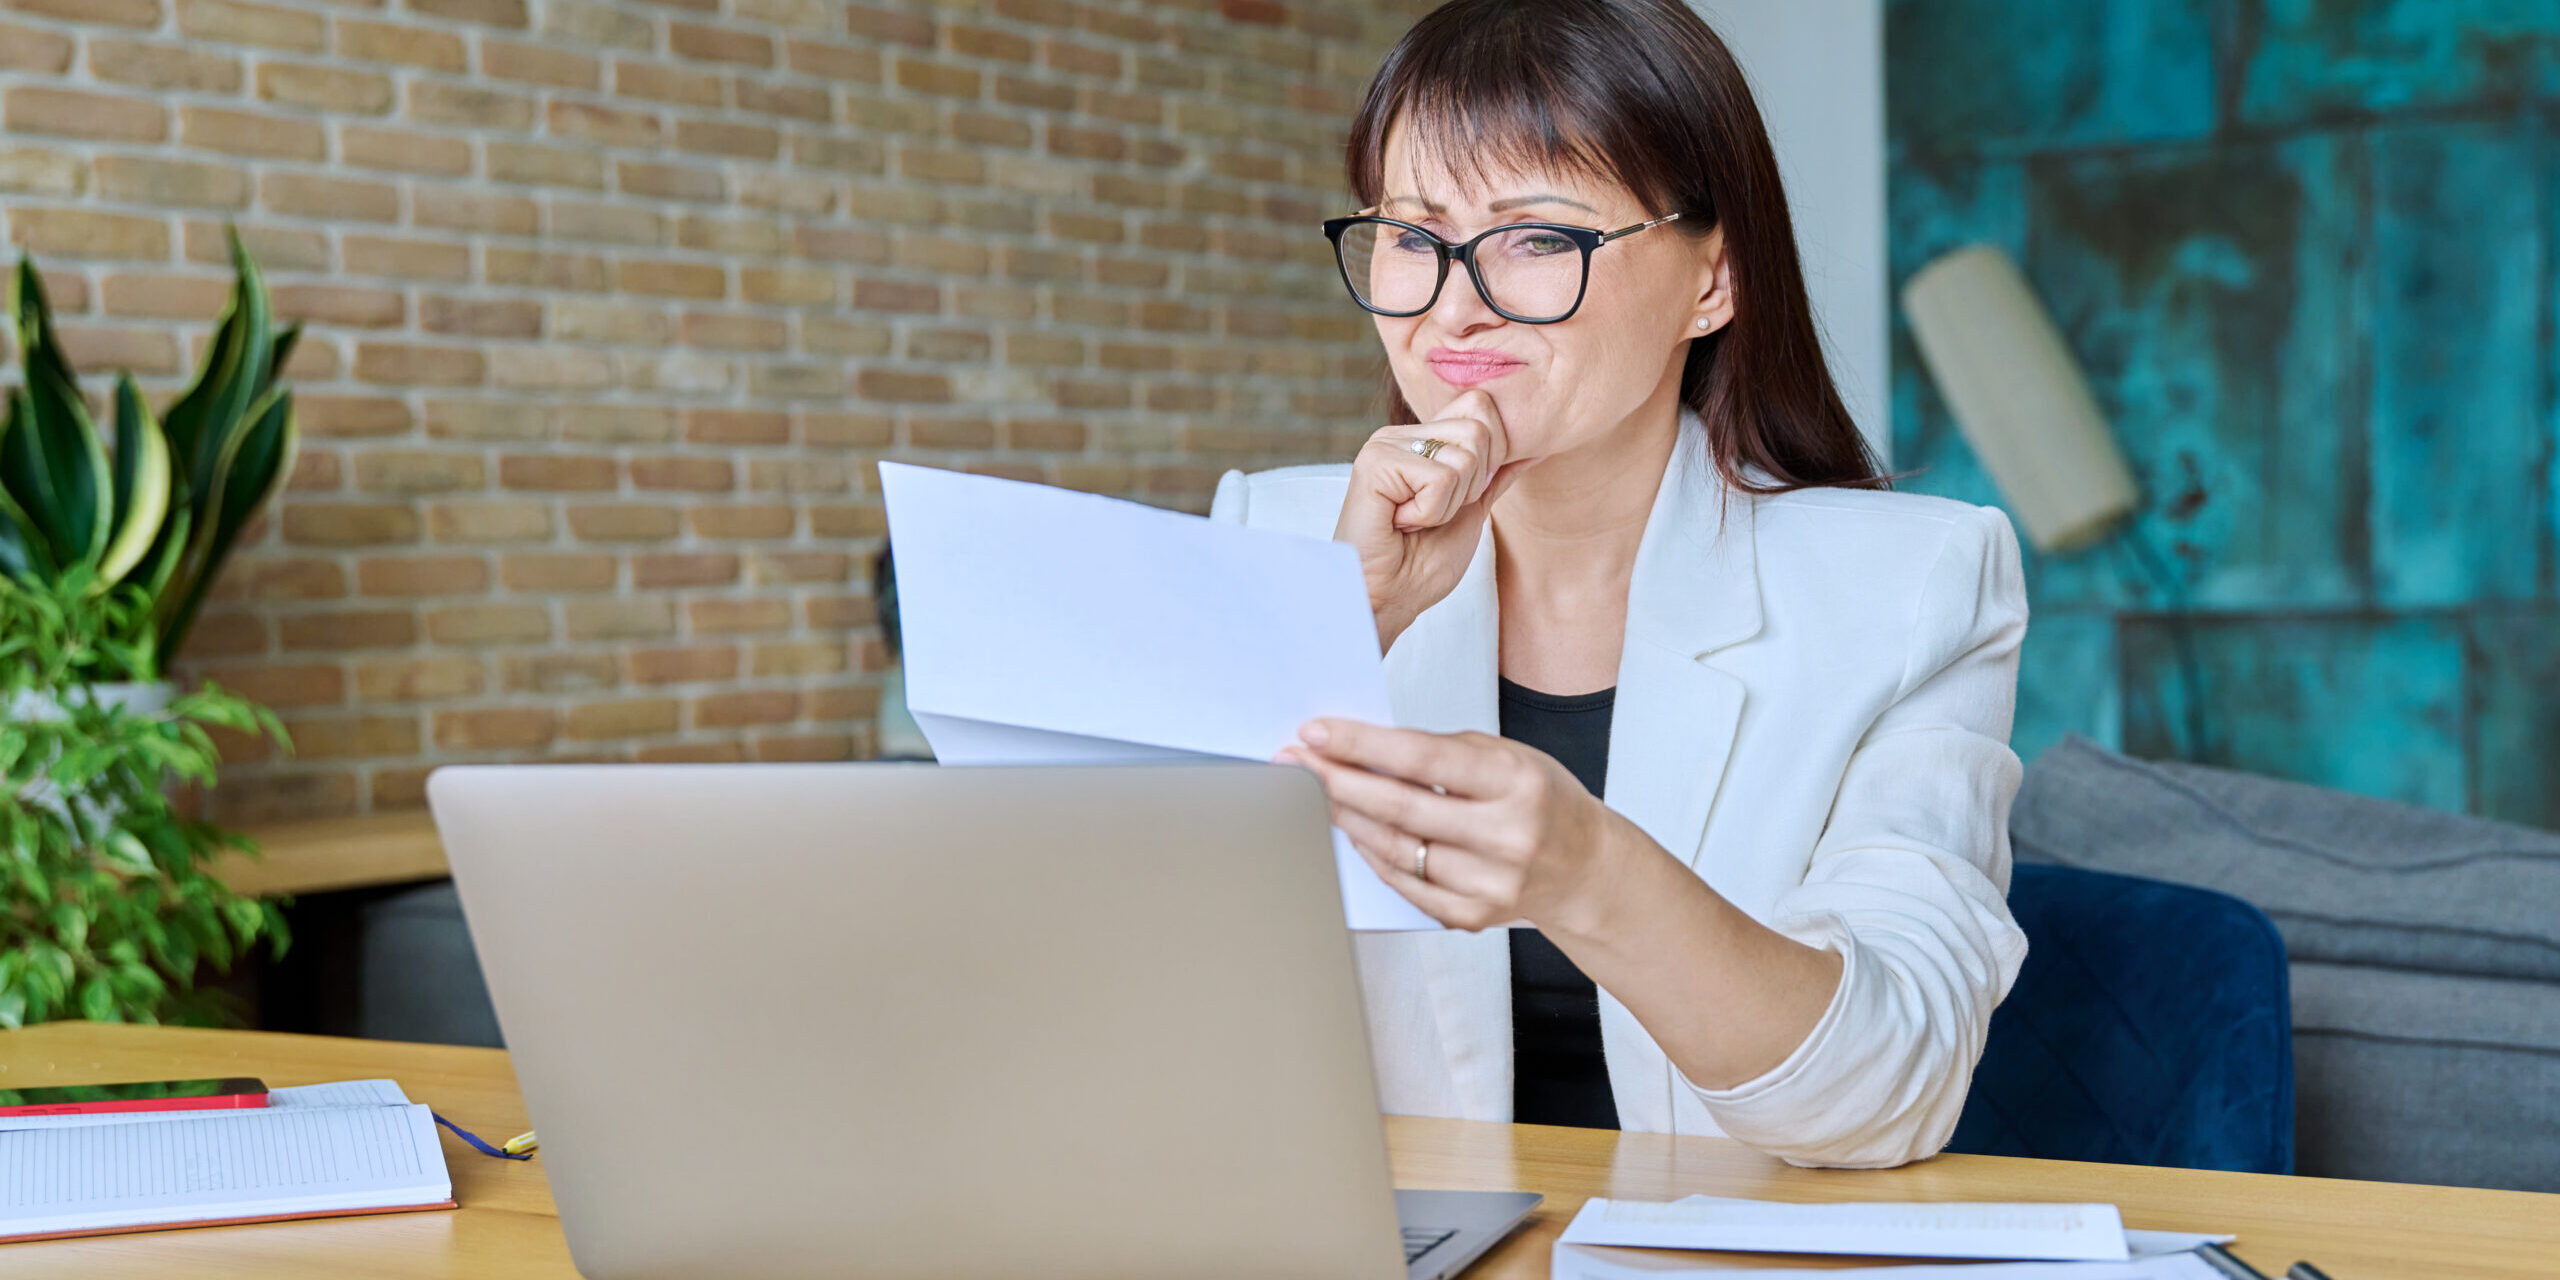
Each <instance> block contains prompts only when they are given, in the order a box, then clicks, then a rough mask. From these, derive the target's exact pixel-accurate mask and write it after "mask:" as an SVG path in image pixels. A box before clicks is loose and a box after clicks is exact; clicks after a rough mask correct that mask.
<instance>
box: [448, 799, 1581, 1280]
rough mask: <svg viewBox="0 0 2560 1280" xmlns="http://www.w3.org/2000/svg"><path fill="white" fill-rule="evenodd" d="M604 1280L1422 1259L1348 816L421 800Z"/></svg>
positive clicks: (973, 802)
mask: <svg viewBox="0 0 2560 1280" xmlns="http://www.w3.org/2000/svg"><path fill="white" fill-rule="evenodd" d="M427 797H428V800H429V802H430V803H431V805H432V806H433V808H434V811H435V819H436V827H437V830H438V832H439V834H440V835H441V836H442V837H443V841H444V847H445V850H446V853H447V855H448V857H449V858H450V860H451V862H452V866H453V873H454V880H455V883H456V885H457V886H458V888H459V890H460V893H461V897H462V904H463V909H464V912H465V916H466V918H467V919H468V921H469V924H470V928H471V934H472V939H473V943H474V946H475V947H476V949H477V950H478V952H479V957H480V964H481V968H482V970H483V971H484V972H485V974H486V975H487V979H488V983H489V990H490V995H491V997H492V999H493V1000H494V1002H495V1004H496V1006H497V1012H498V1021H499V1025H500V1028H501V1029H502V1030H503V1031H504V1033H505V1036H506V1042H507V1047H508V1049H509V1050H510V1052H511V1053H512V1055H513V1058H514V1064H515V1072H516V1078H517V1080H518V1082H519V1083H520V1084H521V1085H522V1087H523V1090H524V1098H525V1105H526V1106H527V1108H529V1109H530V1111H531V1112H532V1116H533V1122H534V1126H535V1128H536V1129H537V1130H539V1131H540V1133H541V1134H542V1154H541V1156H540V1159H541V1160H542V1162H543V1164H544V1166H545V1169H546V1172H547V1173H548V1174H549V1176H550V1181H551V1189H552V1195H553V1197H554V1199H555V1200H556V1201H557V1203H558V1205H559V1210H560V1222H561V1226H562V1228H563V1230H564V1231H565V1232H566V1234H567V1236H568V1243H569V1251H570V1254H571V1257H572V1258H573V1260H574V1261H575V1262H576V1264H577V1267H578V1270H579V1273H580V1274H582V1275H584V1276H586V1277H588V1278H589V1280H649V1278H656V1277H679V1276H682V1277H694V1276H708V1275H718V1276H723V1277H735V1278H737V1280H786V1278H796V1277H819V1276H824V1277H830V1278H833V1277H840V1276H846V1275H861V1276H868V1277H909V1276H917V1277H921V1276H936V1277H947V1276H968V1277H976V1278H983V1280H1002V1278H1004V1277H1017V1276H1019V1277H1031V1276H1038V1277H1042V1278H1044V1280H1047V1278H1049V1277H1062V1276H1093V1277H1128V1278H1132V1280H1136V1278H1141V1277H1159V1276H1160V1277H1183V1278H1184V1280H1194V1278H1196V1277H1201V1276H1218V1277H1222V1278H1235V1280H1242V1278H1246V1277H1264V1276H1268V1277H1291V1278H1293V1280H1295V1278H1300V1277H1310V1276H1320V1277H1343V1278H1346V1280H1361V1278H1364V1277H1369V1278H1375V1280H1388V1278H1390V1277H1413V1278H1415V1280H1437V1278H1438V1277H1445V1276H1451V1275H1454V1274H1456V1273H1457V1272H1458V1271H1459V1270H1460V1269H1462V1268H1464V1267H1465V1266H1466V1265H1467V1264H1468V1263H1470V1262H1472V1261H1474V1260H1475V1258H1476V1257H1478V1256H1479V1255H1481V1254H1482V1253H1483V1252H1484V1251H1485V1250H1486V1249H1488V1248H1490V1247H1492V1245H1493V1244H1494V1243H1495V1242H1496V1241H1498V1240H1499V1239H1501V1238H1502V1236H1503V1235H1504V1234H1505V1233H1507V1232H1508V1231H1510V1230H1511V1229H1512V1228H1513V1227H1514V1226H1516V1225H1518V1224H1519V1222H1520V1221H1521V1220H1522V1219H1523V1218H1525V1217H1526V1216H1527V1215H1528V1213H1529V1212H1530V1210H1531V1209H1532V1208H1534V1207H1535V1206H1536V1204H1537V1202H1538V1197H1537V1196H1534V1195H1528V1194H1524V1193H1514V1192H1455V1191H1437V1192H1391V1184H1390V1182H1389V1176H1388V1168H1387V1152H1386V1143H1385V1137H1384V1134H1383V1131H1382V1125H1381V1123H1380V1120H1379V1115H1378V1103H1377V1094H1376V1087H1375V1084H1374V1082H1373V1080H1372V1077H1371V1074H1370V1064H1369V1049H1368V1044H1367V1031H1366V1025H1365V1022H1364V1020H1363V1018H1362V1016H1361V1009H1360V994H1359V989H1358V986H1357V984H1356V980H1355V978H1354V975H1353V972H1352V962H1351V943H1350V939H1349V934H1348V932H1347V931H1346V930H1345V929H1344V927H1343V922H1342V898H1341V892H1340V889H1339V886H1338V884H1337V882H1336V880H1335V871H1334V859H1333V854H1332V849H1331V845H1330V841H1329V836H1328V820H1327V815H1326V808H1325V801H1324V797H1323V795H1322V793H1321V791H1320V790H1319V789H1318V788H1317V786H1316V784H1315V782H1314V780H1313V779H1312V778H1311V777H1309V776H1308V775H1307V774H1305V773H1304V772H1302V771H1299V770H1296V769H1288V768H1281V767H1276V766H1269V765H1253V764H1178V765H1163V766H1145V767H1110V768H973V769H953V768H939V767H935V766H932V765H843V764H758V765H520V766H495V765H488V766H483V765H460V766H448V767H446V768H442V769H438V770H437V771H436V772H435V773H434V774H433V775H432V776H431V777H430V778H429V779H428V781H427Z"/></svg>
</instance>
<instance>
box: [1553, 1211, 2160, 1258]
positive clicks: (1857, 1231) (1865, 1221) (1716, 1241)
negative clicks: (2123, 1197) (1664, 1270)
mask: <svg viewBox="0 0 2560 1280" xmlns="http://www.w3.org/2000/svg"><path fill="white" fill-rule="evenodd" d="M1560 1239H1561V1241H1562V1242H1563V1243H1566V1244H1597V1245H1619V1246H1630V1247H1636V1248H1649V1249H1722V1250H1733V1251H1737V1252H1745V1253H1833V1254H1865V1255H1869V1256H1873V1257H1881V1258H2021V1259H2025V1258H2033V1259H2044V1260H2053V1261H2092V1262H2123V1261H2126V1260H2127V1259H2129V1258H2130V1257H2131V1256H2132V1255H2131V1251H2130V1250H2129V1248H2128V1247H2127V1245H2126V1243H2125V1234H2124V1219H2123V1217H2122V1216H2121V1215H2120V1214H2118V1213H2117V1212H2116V1207H2115V1206H2114V1205H2111V1204H1970V1203H1964V1202H1953V1203H1942V1204H1933V1203H1914V1204H1789V1203H1782V1202H1777V1201H1769V1200H1733V1199H1726V1198H1723V1197H1719V1196H1690V1197H1688V1198H1687V1199H1684V1200H1674V1201H1671V1202H1669V1203H1667V1204H1666V1203H1661V1202H1657V1201H1648V1200H1604V1199H1593V1200H1590V1201H1587V1202H1585V1203H1584V1204H1583V1206H1582V1211H1581V1212H1580V1213H1577V1214H1575V1215H1574V1218H1573V1221H1572V1223H1570V1224H1569V1225H1567V1226H1566V1227H1565V1229H1564V1234H1563V1236H1561V1237H1560Z"/></svg>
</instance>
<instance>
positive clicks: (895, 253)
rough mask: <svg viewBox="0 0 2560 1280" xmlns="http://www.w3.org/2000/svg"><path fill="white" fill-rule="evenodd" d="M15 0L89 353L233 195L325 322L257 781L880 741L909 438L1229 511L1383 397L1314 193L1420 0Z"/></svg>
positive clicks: (206, 648)
mask: <svg viewBox="0 0 2560 1280" xmlns="http://www.w3.org/2000/svg"><path fill="white" fill-rule="evenodd" d="M0 5H5V9H6V10H7V11H6V12H0V118H4V119H5V129H6V135H7V136H6V137H5V139H0V209H5V215H6V222H7V227H8V234H9V238H10V240H11V241H12V242H13V243H14V244H16V245H19V246H22V247H24V248H26V249H31V250H33V251H34V252H36V253H37V254H38V255H40V257H41V260H42V261H43V263H44V264H45V265H46V266H47V268H48V272H47V275H48V279H49V281H50V283H51V288H52V294H53V297H54V300H55V303H56V305H57V307H58V309H59V311H60V312H61V313H62V316H63V319H64V330H65V334H66V338H67V340H68V344H69V345H70V347H71V349H72V353H73V356H74V358H75V361H76V363H77V364H78V365H79V366H80V367H81V368H83V369H84V370H87V371H89V372H90V373H92V374H93V375H94V374H97V373H99V372H102V371H105V370H107V369H110V368H114V367H118V366H122V367H126V368H130V369H132V370H134V371H135V372H136V373H138V374H140V375H143V376H144V377H145V378H146V380H147V382H148V384H149V385H150V386H151V387H152V388H153V389H154V390H155V391H156V392H159V393H161V394H162V395H164V396H165V395H166V394H168V393H170V392H172V391H173V390H174V389H175V388H176V387H177V386H179V385H180V384H181V383H182V382H183V380H184V378H185V377H186V376H187V375H188V374H190V373H191V371H192V368H193V363H194V359H195V353H196V352H197V351H198V350H200V349H201V345H202V343H203V341H204V339H205V337H206V334H207V331H208V329H209V327H210V321H211V320H212V319H213V317H214V316H215V314H216V313H217V312H218V310H219V309H220V306H221V303H222V299H223V296H224V292H225V282H226V272H225V271H224V268H223V264H222V258H221V243H220V242H221V227H222V224H223V223H224V222H225V221H226V220H229V221H236V222H237V223H238V224H239V225H240V227H241V229H242V231H243V232H244V234H245V235H246V237H247V239H248V241H249V243H250V244H251V246H252V247H253V248H254V250H255V251H256V252H257V254H258V255H259V257H260V259H261V260H262V262H263V263H264V264H265V266H266V267H267V269H268V271H269V272H270V273H271V276H272V280H273V283H274V286H275V294H276V301H277V307H278V310H279V312H280V313H281V314H282V315H284V316H287V317H298V318H302V319H304V320H307V321H308V322H309V324H310V331H309V334H308V336H306V338H305V339H304V341H303V343H302V345H301V347H300V349H299V352H298V353H297V355H296V357H295V360H294V362H293V365H292V368H291V370H290V373H291V376H292V378H293V380H294V382H295V384H296V385H297V387H298V388H299V392H298V402H299V404H300V406H301V425H302V430H303V435H304V446H303V451H302V455H301V458H300V463H299V465H298V467H297V468H296V470H295V473H294V476H293V480H292V487H291V491H290V492H289V494H288V495H287V496H286V498H285V500H284V502H283V503H282V505H281V509H280V510H279V511H277V512H275V513H274V514H273V515H272V516H271V518H270V519H269V520H268V521H267V522H266V524H265V526H264V527H263V528H261V529H259V530H257V531H254V536H253V537H251V538H250V539H248V540H247V542H246V543H245V545H244V548H243V550H242V552H241V553H240V555H239V556H238V557H237V559H236V560H235V562H234V564H233V567H232V569H231V571H230V573H229V574H228V575H227V577H226V579H225V582H224V584H223V586H222V587H221V588H220V601H219V603H218V604H217V605H216V606H214V607H212V608H209V609H208V610H207V612H206V614H205V615H204V618H203V620H202V623H201V625H200V626H199V628H198V630H197V632H196V634H195V636H194V639H193V641H192V643H191V644H190V646H189V652H188V655H187V660H186V662H185V663H184V664H183V667H182V674H187V675H198V674H200V675H204V676H210V677H213V678H215V679H218V680H220V681H222V682H223V683H225V684H228V685H230V686H232V687H234V688H238V689H241V690H244V691H246V692H247V693H249V694H251V695H252V696H254V697H256V698H259V699H261V700H263V701H265V702H266V703H268V704H270V705H272V706H274V707H276V708H277V709H278V710H279V711H280V712H281V713H282V714H283V715H284V716H285V718H286V721H287V723H288V725H289V726H290V728H291V729H292V731H293V734H294V736H295V738H296V740H297V742H298V745H299V752H298V754H297V755H296V756H295V757H294V758H293V759H290V760H284V759H273V758H268V757H266V756H264V755H262V754H260V753H258V752H256V751H254V750H249V749H243V748H240V747H238V746H237V745H236V744H235V745H234V748H233V751H232V754H233V756H234V757H235V759H234V760H233V761H232V762H231V763H230V764H229V765H228V766H227V768H226V770H225V782H224V786H223V788H222V790H221V793H220V798H219V812H220V813H221V815H222V816H226V817H229V818H232V819H235V820H248V819H254V818H266V817H274V816H281V815H304V814H334V813H348V812H355V811H361V810H366V809H381V808H394V807H401V806H412V805H416V804H418V803H419V799H420V794H419V793H420V784H421V780H422V778H423V777H424V775H425V773H426V771H427V769H428V767H430V766H431V765H433V764H436V763H442V762H449V761H461V760H491V759H503V760H524V759H639V760H737V759H756V760H779V759H809V758H821V759H834V758H843V757H848V756H854V757H858V756H861V755H863V754H865V753H866V752H867V751H868V750H869V749H870V746H871V740H872V726H871V717H872V714H873V711H874V708H875V705H876V702H877V688H878V684H877V672H878V670H879V668H880V666H881V664H882V662H883V656H884V655H883V651H882V645H881V642H880V639H879V631H878V628H877V626H876V625H875V615H874V611H873V607H872V600H871V596H870V588H869V575H870V563H871V560H872V558H873V555H874V553H875V552H876V551H877V549H878V547H879V545H880V536H881V534H882V532H883V520H882V516H881V510H880V506H879V503H878V501H877V494H876V480H875V479H874V474H873V471H872V465H871V464H872V463H873V461H874V460H876V459H877V458H880V457H882V456H898V457H904V458H911V459H915V460H919V461H927V462H936V463H943V464H956V465H965V466H969V467H972V468H975V469H981V470H987V471H993V472H998V473H1001V474H1006V475H1014V476H1021V477H1025V478H1031V479H1040V480H1046V481H1051V482H1054V483H1059V484H1065V485H1072V486H1075V487H1078V488H1084V489H1090V490H1095V491H1099V492H1104V493H1112V494H1119V495H1125V496H1132V497H1137V498H1142V499H1144V500H1147V501H1151V502H1158V503H1164V504H1168V505H1173V506H1181V507H1190V508H1194V509H1197V508H1200V507H1202V506H1204V505H1205V503H1206V501H1207V497H1208V492H1209V489H1210V487H1211V486H1212V484H1213V483H1214V481H1215V479H1216V476H1217V473H1218V472H1219V470H1221V469H1223V468H1225V467H1228V466H1257V465H1271V464H1276V463H1283V462H1294V461H1304V460H1307V459H1310V458H1315V457H1326V456H1341V455H1343V454H1346V453H1347V452H1348V451H1349V449H1350V448H1351V447H1352V446H1353V444H1354V443H1355V442H1356V441H1357V439H1358V438H1359V437H1360V436H1362V435H1363V434H1365V432H1366V431H1367V430H1368V429H1369V427H1370V426H1371V425H1372V423H1371V417H1372V415H1373V414H1374V413H1375V412H1376V411H1377V409H1376V399H1375V391H1376V388H1377V387H1378V385H1379V384H1378V367H1379V365H1378V361H1377V358H1376V356H1375V354H1374V351H1373V348H1374V339H1373V338H1372V337H1371V331H1370V326H1369V324H1368V322H1367V320H1366V318H1365V317H1364V316H1362V315H1361V314H1360V313H1359V312H1358V311H1357V310H1355V309H1354V308H1352V307H1351V306H1350V305H1349V304H1348V302H1347V301H1346V300H1345V299H1344V298H1342V297H1341V296H1340V285H1339V284H1338V282H1337V281H1336V280H1335V279H1334V278H1333V275H1332V273H1331V268H1330V265H1329V260H1328V259H1327V258H1326V256H1325V251H1324V246H1323V241H1322V238H1321V236H1320V235H1318V234H1317V232H1316V229H1315V226H1314V224H1315V222H1316V221H1317V220H1319V219H1320V218H1322V217H1324V216H1326V215H1328V214H1329V213H1331V212H1334V211H1336V209H1337V207H1338V206H1340V205H1341V204H1342V197H1341V194H1340V192H1341V183H1340V179H1339V177H1338V170H1339V156H1340V135H1341V131H1342V128H1343V126H1344V124H1345V122H1346V120H1347V117H1348V115H1349V112H1350V109H1351V107H1352V105H1353V104H1354V103H1355V102H1356V99H1357V94H1358V92H1359V89H1360V87H1361V85H1362V83H1363V82H1364V81H1365V79H1366V77H1367V75H1368V73H1369V71H1370V70H1371V68H1372V67H1373V65H1374V62H1375V59H1376V58H1377V56H1378V54H1379V53H1380V52H1381V51H1382V50H1383V49H1384V47H1385V45H1386V44H1387V42H1388V41H1390V40H1391V39H1392V38H1393V37H1394V35H1395V34H1396V33H1397V32H1398V31H1400V30H1401V29H1402V27H1403V25H1404V24H1405V23H1406V22H1407V21H1409V20H1410V17H1411V15H1412V12H1413V10H1414V8H1415V6H1411V5H1393V6H1380V5H1373V4H1368V3H1360V2H1357V0H1322V2H1321V3H1300V2H1296V0H1293V2H1292V3H1288V4H1277V3H1271V2H1270V0H1197V2H1195V3H1190V4H1138V3H1127V2H1123V0H1096V2H1092V3H1069V2H1067V0H986V3H983V4H976V3H964V4H948V5H939V6H932V7H921V8H881V7H872V6H869V5H848V4H845V3H841V2H840V0H672V2H669V3H643V2H641V0H372V3H364V2H363V0H336V2H330V3H324V2H322V0H0ZM102 385H103V380H100V379H95V378H94V377H93V379H92V387H93V390H94V389H95V388H96V387H98V386H102Z"/></svg>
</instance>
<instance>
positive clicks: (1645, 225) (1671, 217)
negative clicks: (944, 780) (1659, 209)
mask: <svg viewBox="0 0 2560 1280" xmlns="http://www.w3.org/2000/svg"><path fill="white" fill-rule="evenodd" d="M1679 220H1680V215H1679V214H1676V213H1666V214H1664V215H1662V216H1661V217H1659V218H1656V219H1654V220H1653V221H1651V222H1639V223H1637V224H1635V225H1634V226H1632V227H1620V228H1618V229H1617V230H1615V231H1612V232H1610V233H1608V234H1607V235H1604V236H1602V237H1600V243H1602V244H1607V243H1609V242H1610V241H1612V240H1615V239H1617V238H1618V237H1620V236H1631V235H1634V234H1635V233H1637V232H1639V231H1650V230H1652V229H1653V228H1655V227H1658V226H1661V225H1662V224H1663V223H1666V222H1678V221H1679Z"/></svg>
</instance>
